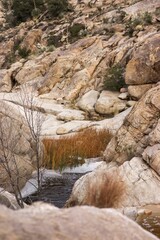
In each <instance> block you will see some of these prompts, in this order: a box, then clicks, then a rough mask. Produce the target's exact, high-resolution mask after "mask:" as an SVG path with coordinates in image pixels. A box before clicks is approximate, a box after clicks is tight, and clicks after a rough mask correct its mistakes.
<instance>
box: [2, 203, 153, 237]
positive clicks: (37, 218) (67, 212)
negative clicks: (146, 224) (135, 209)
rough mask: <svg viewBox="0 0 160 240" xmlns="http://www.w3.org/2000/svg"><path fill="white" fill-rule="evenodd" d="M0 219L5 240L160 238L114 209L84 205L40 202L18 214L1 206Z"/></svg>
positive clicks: (19, 211)
mask: <svg viewBox="0 0 160 240" xmlns="http://www.w3.org/2000/svg"><path fill="white" fill-rule="evenodd" d="M0 219H1V221H0V239H5V240H10V239H14V240H18V239H23V240H27V239H30V240H44V239H46V240H64V239H67V240H73V239H78V240H91V239H92V240H125V239H127V240H135V239H137V240H144V239H145V240H156V239H158V238H156V237H155V236H154V235H152V234H151V233H149V232H147V231H145V230H144V229H142V228H141V227H140V226H138V224H136V223H135V222H133V221H131V220H130V219H128V218H127V217H125V216H123V215H122V214H120V213H118V212H117V211H115V210H114V209H98V208H94V207H87V206H85V207H75V208H70V209H61V210H60V209H58V208H56V207H54V206H51V205H48V204H42V203H39V204H36V205H35V206H32V207H29V208H27V209H23V210H18V211H16V214H15V212H14V211H13V210H10V209H7V208H6V207H3V206H0ZM42 226H43V227H42ZM95 230H96V231H95Z"/></svg>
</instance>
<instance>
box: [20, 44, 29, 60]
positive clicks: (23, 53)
mask: <svg viewBox="0 0 160 240" xmlns="http://www.w3.org/2000/svg"><path fill="white" fill-rule="evenodd" d="M30 52H31V51H30V50H29V49H27V48H26V47H19V48H18V54H19V56H20V57H22V58H27V57H28V56H29V54H30Z"/></svg>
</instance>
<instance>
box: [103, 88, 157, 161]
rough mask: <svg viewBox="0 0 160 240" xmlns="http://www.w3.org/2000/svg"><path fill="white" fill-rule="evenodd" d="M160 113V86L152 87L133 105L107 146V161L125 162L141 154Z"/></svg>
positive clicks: (105, 154)
mask: <svg viewBox="0 0 160 240" xmlns="http://www.w3.org/2000/svg"><path fill="white" fill-rule="evenodd" d="M159 115H160V86H157V87H155V88H152V89H151V90H149V91H148V92H147V93H146V95H144V96H143V97H142V98H141V100H140V101H139V102H138V103H137V104H136V105H135V106H134V107H133V109H132V111H131V112H130V114H129V115H128V116H127V117H126V119H125V121H124V123H123V125H122V127H121V128H120V129H119V130H118V132H117V134H116V136H115V137H114V138H113V139H112V140H111V142H110V143H109V145H108V146H107V148H106V150H105V153H104V156H105V160H106V161H107V162H110V161H116V162H119V163H123V162H124V161H127V160H130V159H131V158H132V157H133V156H137V155H138V156H141V154H142V152H143V150H144V149H145V148H146V147H147V145H148V144H149V139H150V138H149V135H148V134H149V133H150V134H151V132H152V131H154V128H155V127H156V125H157V123H158V119H159Z"/></svg>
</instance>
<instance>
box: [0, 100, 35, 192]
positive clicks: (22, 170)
mask: <svg viewBox="0 0 160 240" xmlns="http://www.w3.org/2000/svg"><path fill="white" fill-rule="evenodd" d="M20 111H21V108H20V107H16V106H15V105H14V104H12V103H9V102H5V101H0V153H1V161H2V162H1V164H0V186H1V187H3V188H4V189H5V190H8V191H9V192H12V191H13V189H12V186H11V184H10V178H9V175H8V174H9V173H8V172H7V171H6V170H5V167H4V165H8V166H9V169H10V171H11V172H10V173H11V178H12V181H13V183H15V185H16V184H17V181H18V182H19V188H22V187H23V186H24V185H25V183H26V181H27V180H28V179H29V178H30V176H31V174H32V171H33V169H34V166H35V164H36V160H35V159H36V158H35V154H36V152H35V146H34V141H33V139H32V137H31V134H30V131H29V129H28V127H27V124H26V122H25V119H24V117H23V115H22V114H21V113H20ZM3 162H4V165H3Z"/></svg>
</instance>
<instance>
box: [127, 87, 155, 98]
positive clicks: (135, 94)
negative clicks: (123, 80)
mask: <svg viewBox="0 0 160 240" xmlns="http://www.w3.org/2000/svg"><path fill="white" fill-rule="evenodd" d="M154 86H155V84H144V85H130V86H129V87H128V93H129V95H130V96H131V97H132V98H133V99H135V100H139V99H140V98H141V97H142V96H143V95H144V94H145V93H146V92H147V91H148V90H149V89H150V88H152V87H154Z"/></svg>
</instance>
